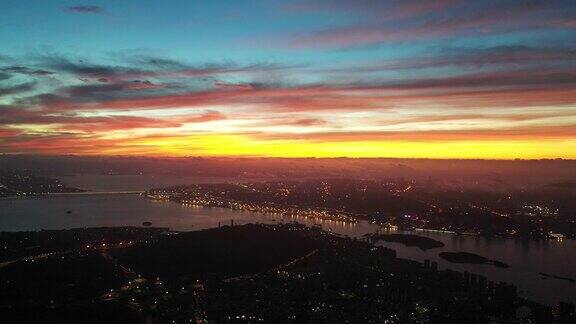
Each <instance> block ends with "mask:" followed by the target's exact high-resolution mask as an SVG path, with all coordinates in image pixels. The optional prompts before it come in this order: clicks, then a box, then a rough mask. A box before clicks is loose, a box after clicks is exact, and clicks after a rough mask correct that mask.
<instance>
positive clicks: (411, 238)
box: [368, 234, 444, 251]
mask: <svg viewBox="0 0 576 324" xmlns="http://www.w3.org/2000/svg"><path fill="white" fill-rule="evenodd" d="M368 238H369V239H370V240H371V241H372V242H377V241H386V242H396V243H400V244H404V245H406V246H415V247H418V248H419V249H421V250H423V251H426V250H430V249H434V248H440V247H443V246H444V243H442V242H440V241H437V240H435V239H431V238H429V237H424V236H419V235H412V234H371V235H368Z"/></svg>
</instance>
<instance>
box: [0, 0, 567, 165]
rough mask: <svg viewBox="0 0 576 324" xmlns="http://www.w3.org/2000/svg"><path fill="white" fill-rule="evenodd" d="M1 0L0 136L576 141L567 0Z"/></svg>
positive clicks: (94, 140) (475, 145) (436, 154)
mask: <svg viewBox="0 0 576 324" xmlns="http://www.w3.org/2000/svg"><path fill="white" fill-rule="evenodd" d="M0 13H1V14H0V153H14V154H23V153H24V154H77V155H146V156H271V157H344V156H346V157H398V158H459V159H461V158H465V159H466V158H482V159H514V158H521V159H537V158H566V159H576V4H575V3H574V1H573V0H569V1H559V0H558V1H556V0H547V1H539V0H535V1H530V0H512V1H509V0H495V1H492V0H484V1H465V0H437V1H419V0H418V1H417V0H401V1H400V0H396V1H385V0H353V1H345V0H324V1H320V0H302V1H300V0H296V1H272V0H270V1H264V0H259V1H243V0H236V1H189V0H173V1H158V0H155V1H148V0H111V1H89V2H79V1H55V0H50V1H46V0H27V1H21V0H3V1H1V2H0Z"/></svg>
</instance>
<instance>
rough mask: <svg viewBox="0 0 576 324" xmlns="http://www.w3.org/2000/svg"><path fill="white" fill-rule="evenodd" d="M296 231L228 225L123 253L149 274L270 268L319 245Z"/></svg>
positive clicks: (213, 273)
mask: <svg viewBox="0 0 576 324" xmlns="http://www.w3.org/2000/svg"><path fill="white" fill-rule="evenodd" d="M296 228H297V227H296ZM293 236H294V235H292V234H291V233H290V231H289V230H288V231H287V230H277V229H276V228H268V227H263V226H259V225H251V224H248V225H244V226H239V227H230V226H226V227H223V228H216V229H208V230H204V231H199V232H186V233H180V234H178V235H174V236H171V237H164V238H162V239H160V240H158V241H156V242H154V243H151V244H147V245H142V246H138V247H134V248H131V249H127V250H119V253H118V254H117V257H118V259H119V260H120V261H121V262H123V263H125V264H127V265H129V266H130V267H131V268H136V269H142V271H143V273H144V274H146V275H148V276H160V277H162V278H167V277H168V278H172V279H176V278H181V277H189V278H193V279H200V278H201V279H206V276H216V277H222V276H239V275H245V274H251V273H256V272H259V271H263V270H266V269H270V268H272V267H274V266H276V265H279V264H282V263H286V262H288V261H290V260H292V259H294V258H296V257H298V256H302V255H305V254H306V253H308V252H310V251H312V250H313V249H315V248H318V246H319V244H318V242H317V241H315V240H312V239H309V238H301V239H298V240H294V239H293ZM167 265H168V266H167Z"/></svg>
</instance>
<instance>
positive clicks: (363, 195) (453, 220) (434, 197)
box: [146, 179, 576, 239]
mask: <svg viewBox="0 0 576 324" xmlns="http://www.w3.org/2000/svg"><path fill="white" fill-rule="evenodd" d="M547 188H548V189H543V188H538V189H534V190H518V191H511V192H506V193H503V192H498V191H487V190H479V189H454V188H450V187H448V188H447V187H441V186H436V185H434V184H433V183H432V182H416V181H406V180H402V179H396V180H391V179H389V180H381V181H375V180H359V179H307V180H301V181H266V182H241V183H208V184H191V185H186V186H174V187H168V188H160V189H151V190H149V191H147V193H146V194H147V196H148V197H149V198H151V199H165V200H172V201H175V202H178V203H182V204H185V205H196V206H205V207H223V208H231V209H238V210H247V211H253V212H262V213H275V214H276V213H279V214H283V215H287V216H298V217H308V218H316V219H323V220H329V221H338V222H355V221H356V220H358V219H366V220H370V221H373V222H375V223H379V224H381V225H386V226H388V225H391V226H397V227H398V228H400V229H406V230H411V229H415V228H416V229H432V230H441V231H445V232H446V231H449V232H453V233H455V234H458V233H463V234H471V235H479V234H481V235H485V236H515V237H522V238H536V239H564V238H565V237H568V238H576V216H575V214H574V213H573V211H574V210H575V209H576V191H571V190H564V189H550V188H549V187H547Z"/></svg>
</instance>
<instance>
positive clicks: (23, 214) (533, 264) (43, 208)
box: [0, 195, 576, 304]
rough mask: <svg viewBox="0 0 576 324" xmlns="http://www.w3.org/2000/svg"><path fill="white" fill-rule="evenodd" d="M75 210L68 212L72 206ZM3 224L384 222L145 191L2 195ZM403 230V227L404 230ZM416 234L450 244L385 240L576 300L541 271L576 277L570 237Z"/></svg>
mask: <svg viewBox="0 0 576 324" xmlns="http://www.w3.org/2000/svg"><path fill="white" fill-rule="evenodd" d="M68 210H70V211H71V213H70V214H68V213H66V211H68ZM0 211H2V217H0V231H22V230H39V229H62V228H73V227H96V226H141V224H142V222H145V221H149V222H152V225H153V226H162V227H170V228H172V229H174V230H183V231H190V230H200V229H206V228H211V227H216V226H218V224H219V223H220V224H221V225H227V224H230V221H231V220H232V219H233V220H234V223H235V224H239V225H240V224H246V223H254V222H260V223H278V222H292V221H297V222H300V223H304V224H307V225H310V226H312V225H317V226H321V227H322V228H324V229H325V230H328V231H332V232H334V233H338V234H342V235H348V236H352V237H358V238H362V237H363V236H364V235H365V234H367V233H373V232H375V231H376V230H377V229H378V227H377V226H376V225H374V224H370V223H368V222H364V221H360V222H357V223H345V222H338V221H330V220H319V219H310V218H306V217H303V216H284V215H280V214H260V213H253V212H245V211H237V210H229V209H222V208H204V207H199V206H189V205H180V204H176V203H172V202H168V201H153V200H147V199H144V198H141V197H140V196H138V195H109V196H106V195H103V196H58V197H49V198H27V199H2V200H0ZM401 233H402V232H401ZM413 234H417V235H421V236H427V237H430V238H433V239H435V240H439V241H442V242H443V243H444V244H445V247H443V248H439V249H432V250H428V251H421V250H419V249H418V248H415V247H412V248H409V247H405V246H403V245H401V244H398V243H389V242H382V243H379V244H381V245H384V246H388V247H391V248H393V249H395V250H396V251H397V254H398V256H399V257H402V258H408V259H413V260H418V261H423V260H425V259H430V260H433V261H436V262H438V265H439V267H440V268H451V269H454V270H459V271H465V270H467V271H470V272H473V273H478V274H483V275H485V276H486V277H488V278H490V279H491V280H494V281H506V282H510V283H514V284H516V285H517V286H518V288H519V292H520V293H521V294H523V295H525V296H527V297H530V298H532V299H535V300H537V301H540V302H544V303H549V304H557V302H558V301H560V300H567V301H576V287H575V285H574V284H571V283H569V282H566V281H562V280H557V279H552V278H549V279H546V280H543V279H541V276H540V275H539V273H540V272H544V273H548V274H552V275H558V276H563V277H571V278H574V277H576V263H575V262H573V261H571V260H573V258H574V256H575V254H576V252H575V251H576V244H575V242H574V241H571V240H564V241H534V240H514V239H508V238H490V239H488V238H484V237H480V236H469V235H453V234H448V233H440V232H423V231H419V232H416V233H413ZM442 251H465V252H471V253H476V254H479V255H482V256H485V257H488V258H490V259H495V260H499V261H502V262H505V263H507V264H509V265H510V268H509V269H500V268H495V267H493V266H489V265H466V264H451V263H448V262H447V261H445V260H443V259H441V258H439V257H438V253H439V252H442Z"/></svg>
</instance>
